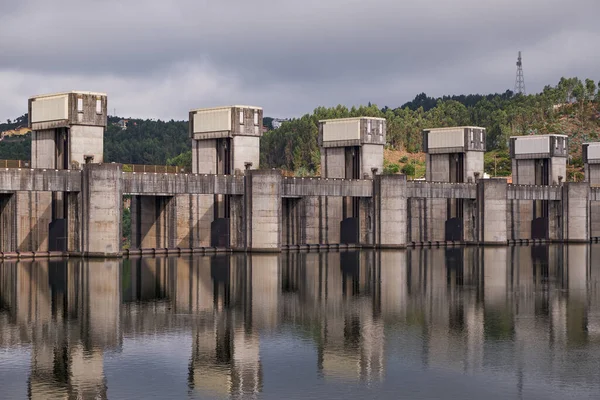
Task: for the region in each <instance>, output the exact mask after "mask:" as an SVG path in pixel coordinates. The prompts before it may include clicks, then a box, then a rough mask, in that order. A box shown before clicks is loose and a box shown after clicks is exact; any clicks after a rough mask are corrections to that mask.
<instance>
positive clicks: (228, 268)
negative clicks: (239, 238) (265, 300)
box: [176, 255, 277, 396]
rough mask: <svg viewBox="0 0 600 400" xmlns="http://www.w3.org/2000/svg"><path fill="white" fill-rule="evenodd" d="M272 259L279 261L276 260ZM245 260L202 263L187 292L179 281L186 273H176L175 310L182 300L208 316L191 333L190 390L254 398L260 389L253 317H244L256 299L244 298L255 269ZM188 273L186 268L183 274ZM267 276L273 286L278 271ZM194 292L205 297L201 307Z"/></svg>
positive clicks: (221, 257)
mask: <svg viewBox="0 0 600 400" xmlns="http://www.w3.org/2000/svg"><path fill="white" fill-rule="evenodd" d="M274 257H275V259H276V260H277V256H274ZM248 260H249V256H248V257H246V256H242V257H235V256H229V255H217V256H213V257H202V258H200V259H199V260H198V261H199V264H200V265H199V268H197V269H196V271H195V272H197V273H198V274H199V275H198V277H196V273H194V274H193V277H192V278H193V279H192V280H193V281H197V280H198V281H199V282H198V283H197V284H196V286H195V287H194V288H191V290H189V291H188V290H183V288H184V287H185V286H186V284H185V282H180V280H181V278H185V274H183V275H181V276H179V274H178V278H180V279H178V282H177V283H176V287H177V300H176V302H177V304H178V306H180V305H183V303H184V302H185V300H186V299H194V300H192V301H193V302H194V304H191V305H193V307H192V309H196V308H197V309H198V310H199V311H202V310H204V311H209V310H210V311H212V313H211V315H210V317H209V318H208V319H207V320H203V322H202V323H200V324H196V326H195V327H194V330H193V339H192V357H191V360H190V367H189V377H188V380H189V385H190V388H192V389H194V390H197V391H200V392H203V393H205V392H207V393H210V394H213V395H218V396H229V395H236V394H255V393H258V392H260V391H261V389H262V365H261V362H260V357H259V350H260V343H259V337H258V335H257V334H256V333H254V325H253V322H254V320H255V319H256V318H254V317H253V315H252V313H251V312H248V311H250V310H252V309H253V306H254V301H253V300H254V299H252V300H251V297H250V296H249V294H248V291H249V285H250V283H249V281H253V278H252V276H253V268H252V267H251V266H250V265H248ZM276 265H277V264H276ZM178 267H179V265H178ZM262 267H263V265H262V263H258V265H257V268H262ZM187 270H188V269H187V268H184V271H187ZM182 272H183V271H182ZM266 272H269V273H271V272H274V276H275V282H277V271H270V270H268V269H267V270H266ZM259 277H260V278H262V282H263V284H264V282H268V279H265V278H268V276H262V277H261V276H260V274H259ZM196 278H199V279H196ZM256 285H257V286H258V284H256ZM197 289H200V290H204V291H206V292H207V293H209V295H206V294H205V295H204V296H203V297H202V298H203V299H204V300H203V301H201V302H200V303H197V301H196V300H195V299H197V298H198V297H197V295H196V292H197V291H198V290H197ZM253 290H257V292H256V293H259V294H263V297H264V295H265V294H266V295H268V294H269V293H268V292H267V293H265V291H264V290H260V288H259V287H256V288H253ZM180 295H182V298H181V299H179V296H180ZM209 297H210V300H209ZM248 303H251V304H248ZM257 303H258V302H257ZM257 306H259V307H260V306H261V304H257ZM265 306H268V304H265ZM183 308H184V309H185V306H184V307H183ZM268 308H269V307H267V309H268ZM259 321H260V319H259Z"/></svg>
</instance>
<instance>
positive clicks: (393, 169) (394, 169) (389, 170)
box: [383, 163, 400, 175]
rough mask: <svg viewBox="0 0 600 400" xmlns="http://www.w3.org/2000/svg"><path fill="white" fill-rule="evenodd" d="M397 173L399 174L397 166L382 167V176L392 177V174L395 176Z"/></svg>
mask: <svg viewBox="0 0 600 400" xmlns="http://www.w3.org/2000/svg"><path fill="white" fill-rule="evenodd" d="M398 172H400V166H399V165H398V164H393V163H392V164H387V165H386V166H384V167H383V174H384V175H393V174H397V173H398Z"/></svg>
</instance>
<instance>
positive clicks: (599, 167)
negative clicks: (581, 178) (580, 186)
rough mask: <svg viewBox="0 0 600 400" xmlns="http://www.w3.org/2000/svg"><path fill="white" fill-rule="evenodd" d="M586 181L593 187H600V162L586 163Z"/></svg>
mask: <svg viewBox="0 0 600 400" xmlns="http://www.w3.org/2000/svg"><path fill="white" fill-rule="evenodd" d="M585 181H586V182H588V183H589V184H590V186H592V187H600V164H587V163H586V164H585Z"/></svg>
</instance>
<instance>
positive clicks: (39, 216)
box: [15, 192, 52, 252]
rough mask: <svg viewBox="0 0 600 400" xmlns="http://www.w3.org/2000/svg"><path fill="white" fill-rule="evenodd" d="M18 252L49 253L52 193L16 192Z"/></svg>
mask: <svg viewBox="0 0 600 400" xmlns="http://www.w3.org/2000/svg"><path fill="white" fill-rule="evenodd" d="M15 195H16V208H17V251H22V252H25V251H34V252H35V251H48V233H49V227H50V221H52V192H16V194H15Z"/></svg>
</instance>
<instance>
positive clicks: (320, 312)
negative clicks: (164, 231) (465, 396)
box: [0, 245, 600, 398]
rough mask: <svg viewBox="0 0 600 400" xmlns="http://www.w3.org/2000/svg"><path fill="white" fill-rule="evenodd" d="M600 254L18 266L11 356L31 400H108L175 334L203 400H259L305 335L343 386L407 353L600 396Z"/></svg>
mask: <svg viewBox="0 0 600 400" xmlns="http://www.w3.org/2000/svg"><path fill="white" fill-rule="evenodd" d="M599 251H600V248H599V247H594V246H591V247H590V246H588V245H572V246H568V247H563V246H539V247H507V248H504V247H499V248H483V249H482V248H476V247H467V248H440V249H415V250H407V251H384V252H340V253H337V252H331V253H284V254H279V255H274V254H253V255H251V256H245V255H237V254H234V255H229V254H223V255H213V256H202V257H190V258H141V259H130V260H123V261H110V262H104V261H95V262H94V261H87V260H86V261H68V262H54V263H49V262H40V263H37V262H36V263H22V262H18V263H4V264H2V265H1V267H0V346H2V347H3V348H16V347H18V346H23V345H25V346H30V347H31V356H30V357H31V358H30V373H29V379H28V388H26V389H25V388H24V392H25V391H27V390H28V391H29V393H30V397H31V398H46V397H48V393H54V394H56V395H64V396H67V397H77V396H81V397H83V398H87V397H99V398H106V397H108V395H107V391H108V389H109V388H110V387H111V381H110V379H107V378H106V376H107V373H106V368H107V367H106V354H107V352H111V353H113V352H116V353H115V357H119V355H122V354H123V353H122V351H123V349H126V348H127V347H128V345H129V343H130V341H131V340H134V341H135V340H136V338H143V337H153V338H157V339H156V340H160V338H162V337H168V336H169V335H172V334H173V333H178V334H179V333H183V334H184V335H186V336H188V337H190V338H191V342H190V343H191V348H190V347H187V346H189V345H188V344H186V345H185V346H186V348H185V349H184V352H185V353H186V354H187V359H186V360H182V361H181V362H182V364H185V365H186V366H187V371H188V372H187V376H186V377H185V381H186V382H187V387H188V389H189V390H190V391H191V393H196V395H198V396H204V395H216V396H229V395H236V394H256V393H259V392H261V391H264V390H265V387H264V385H265V382H266V379H265V377H268V375H269V371H270V369H269V363H268V360H265V359H264V358H263V357H262V353H261V349H266V348H268V347H269V340H270V339H269V337H270V336H269V334H270V333H271V332H276V333H277V335H282V331H283V332H285V331H288V330H289V329H291V330H292V332H295V333H294V335H300V336H302V337H306V338H308V339H309V340H310V343H312V346H314V350H315V360H314V364H313V365H314V368H315V370H317V371H318V372H319V375H320V376H321V377H322V378H324V380H325V382H328V383H330V384H334V383H335V382H340V381H354V382H363V383H368V382H380V381H385V380H386V374H385V371H386V370H387V369H389V368H388V366H389V364H390V363H391V362H395V361H394V360H395V358H394V357H399V356H398V355H397V354H396V353H397V352H400V354H401V358H402V360H403V362H406V363H412V364H414V365H415V366H418V365H425V366H428V367H429V368H443V369H447V370H454V371H457V372H459V373H480V372H483V371H487V370H490V369H491V370H493V371H497V373H499V374H502V375H505V379H506V380H507V382H509V381H510V380H511V379H512V380H514V382H515V384H516V385H520V384H522V382H523V381H525V382H527V381H528V380H529V381H531V380H535V379H540V378H543V379H548V380H550V381H559V382H561V383H564V384H567V385H577V384H579V383H584V384H592V383H593V382H597V381H598V380H600V372H599V371H598V369H597V368H595V365H596V364H595V363H596V362H597V359H598V356H599V354H598V350H596V349H597V347H598V345H600V289H599V288H600V285H599V283H600V278H599V273H600V265H599V264H598V263H597V262H594V261H593V260H594V255H595V256H596V257H597V256H598V254H597V253H598V252H599ZM283 327H285V329H282V328H283ZM399 346H400V347H399ZM594 346H595V347H594ZM573 352H575V353H576V354H577V357H573V356H572V354H574V353H573ZM395 354H396V355H395ZM289 362H290V363H293V362H294V360H290V361H289ZM165 368H169V366H168V365H165ZM165 373H167V371H165ZM387 380H389V377H388V379H387Z"/></svg>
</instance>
